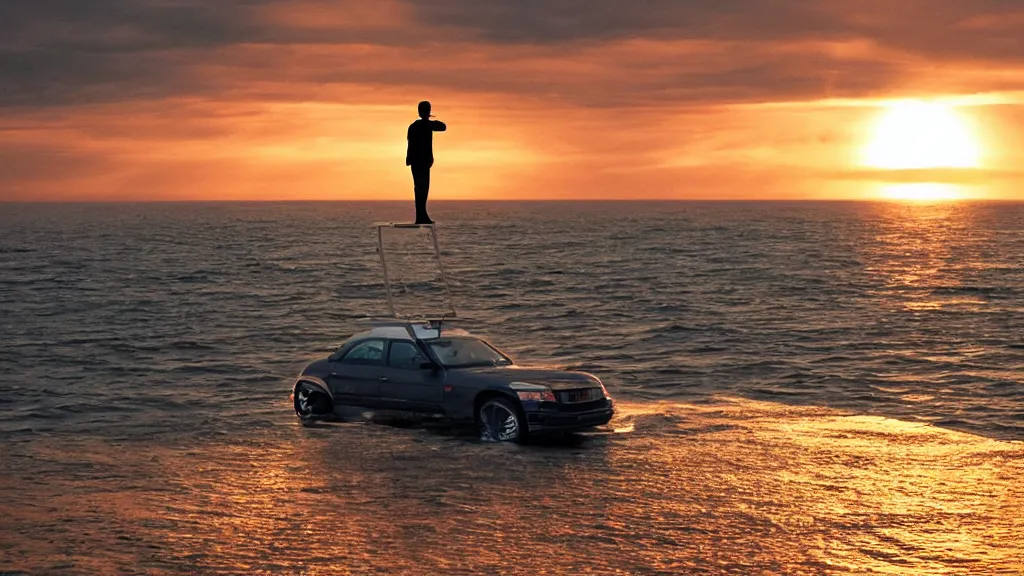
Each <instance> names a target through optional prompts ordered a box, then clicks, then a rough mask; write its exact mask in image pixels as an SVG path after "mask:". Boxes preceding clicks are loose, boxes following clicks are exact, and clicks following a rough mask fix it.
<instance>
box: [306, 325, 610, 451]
mask: <svg viewBox="0 0 1024 576" xmlns="http://www.w3.org/2000/svg"><path fill="white" fill-rule="evenodd" d="M292 399H293V401H294V404H295V413H296V414H297V415H298V416H299V419H300V420H301V421H302V422H303V424H308V423H311V422H314V421H316V420H320V419H329V418H332V417H333V416H334V415H335V410H336V408H337V407H339V406H361V407H365V408H371V409H382V410H402V411H408V412H416V413H422V414H439V415H444V416H447V417H449V418H451V419H452V420H453V421H455V422H456V423H466V424H474V423H475V424H476V425H477V426H478V427H479V429H480V431H481V433H482V436H483V437H484V438H486V439H491V440H497V441H501V442H507V441H513V442H517V441H522V440H524V439H525V438H526V437H527V436H529V435H536V434H543V433H550V432H572V431H577V430H583V429H587V428H592V427H594V426H600V425H602V424H606V423H607V422H608V421H609V420H611V417H612V413H613V407H612V399H611V397H609V396H608V391H607V390H606V389H605V387H604V384H602V383H601V380H600V379H598V378H597V377H596V376H594V375H592V374H588V373H586V372H577V371H562V370H549V369H528V368H521V367H519V366H517V365H515V363H514V362H513V361H512V359H510V358H509V357H508V356H507V355H505V354H503V353H502V352H501V351H499V350H497V349H496V348H494V347H493V346H491V345H490V344H488V343H487V342H486V341H484V340H482V339H480V338H477V337H475V336H472V335H471V334H469V333H468V332H466V331H464V330H460V329H451V328H445V329H443V330H442V329H441V328H440V326H439V325H436V324H431V323H426V324H411V323H410V324H397V323H396V324H391V325H384V326H378V327H376V328H373V329H372V330H369V331H367V332H362V333H360V334H356V335H355V336H352V337H351V338H349V339H348V340H347V341H345V343H344V344H342V346H341V347H340V348H338V350H337V351H336V352H335V353H334V354H331V355H330V356H329V357H327V358H324V359H323V360H317V361H315V362H313V363H311V364H310V365H309V366H307V367H306V369H305V370H303V371H302V374H301V375H300V376H299V377H298V378H297V379H296V381H295V385H294V386H293V389H292Z"/></svg>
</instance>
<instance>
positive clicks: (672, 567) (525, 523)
mask: <svg viewBox="0 0 1024 576" xmlns="http://www.w3.org/2000/svg"><path fill="white" fill-rule="evenodd" d="M431 213H432V215H433V216H434V218H435V219H437V220H438V221H439V225H438V236H439V240H440V243H441V246H442V253H443V260H444V264H445V267H446V272H447V275H448V278H449V282H450V284H451V291H452V299H453V302H454V305H455V307H456V308H457V310H458V311H459V314H460V316H465V317H466V318H468V319H470V320H467V322H470V323H469V324H467V325H466V327H468V328H471V329H473V330H474V331H476V332H479V333H481V334H482V335H485V336H487V337H488V338H489V339H490V340H491V341H492V342H494V343H495V344H496V345H497V346H499V347H501V348H503V349H504V350H505V351H506V352H508V353H510V354H511V355H512V356H513V357H515V358H517V359H518V360H519V361H520V362H524V363H543V364H552V365H559V366H567V367H571V368H577V369H584V370H587V371H590V372H593V373H595V374H597V375H598V376H600V377H601V378H602V380H604V382H605V383H606V384H607V385H608V388H609V390H610V391H611V393H612V395H613V396H614V397H615V398H616V400H617V402H618V406H619V414H618V416H617V417H616V418H615V419H614V420H613V421H612V423H611V424H610V425H609V426H608V427H607V428H606V429H602V430H599V431H596V432H594V433H588V434H584V435H579V436H577V437H574V438H570V439H568V440H565V441H560V442H555V443H550V444H542V445H540V446H504V445H492V444H483V443H480V442H478V441H476V439H475V438H473V437H472V435H469V436H467V435H466V434H464V433H462V432H460V431H455V430H450V429H448V428H446V427H445V426H443V425H439V424H437V423H434V422H425V421H417V420H415V419H405V418H395V417H393V416H392V415H383V414H372V413H361V414H355V415H353V416H352V417H351V418H349V419H348V420H347V421H345V422H342V423H337V424H324V425H322V426H319V427H315V428H302V427H300V426H299V425H298V424H297V423H296V422H295V419H294V416H293V414H292V413H291V408H290V404H289V401H288V393H289V387H290V384H291V381H292V379H293V378H294V376H295V375H296V374H297V373H298V371H299V370H300V369H301V367H302V366H303V364H304V363H305V362H308V361H309V360H311V359H314V358H316V357H322V356H325V355H326V354H327V353H329V351H331V350H332V349H333V348H334V347H336V346H337V344H338V343H339V342H340V341H341V340H343V339H344V338H345V337H347V336H348V335H349V334H351V333H352V332H354V331H356V330H359V329H360V328H361V327H362V326H363V321H365V320H366V319H367V318H368V317H371V316H375V315H379V314H382V313H383V312H384V311H385V309H386V300H385V292H384V289H383V285H382V281H381V270H380V262H379V259H378V255H377V254H376V252H375V244H374V242H375V237H374V234H373V230H372V229H371V227H370V224H371V223H372V222H374V221H380V220H406V219H408V218H409V216H410V215H411V206H407V205H406V204H404V203H252V204H247V203H238V204H216V203H214V204H139V205H117V204H111V205H89V204H79V205H74V204H60V205H29V204H0V374H2V376H0V438H2V444H0V462H2V463H0V573H5V572H13V573H19V572H24V573H29V574H106V573H130V574H182V573H185V574H365V573H379V574H480V573H486V574H545V573H546V574H583V573H593V574H687V573H712V574H715V573H721V574H729V573H758V574H760V573H778V574H864V573H886V574H938V573H941V574H960V573H964V574H967V573H977V574H1024V561H1022V560H1021V559H1022V558H1024V520H1022V519H1021V518H1022V516H1021V515H1020V513H1019V511H1020V510H1021V509H1022V507H1024V489H1022V488H1021V486H1024V375H1022V374H1024V336H1022V335H1024V330H1022V329H1024V204H995V203H993V204H988V203H948V204H898V203H824V202H821V203H814V202H804V203H800V202H797V203H783V202H763V203H758V202H727V203H711V202H707V203H704V202H681V203H646V202H637V203H628V202H626V203H589V204H586V203H461V202H452V203H436V204H435V205H434V206H433V207H432V208H431Z"/></svg>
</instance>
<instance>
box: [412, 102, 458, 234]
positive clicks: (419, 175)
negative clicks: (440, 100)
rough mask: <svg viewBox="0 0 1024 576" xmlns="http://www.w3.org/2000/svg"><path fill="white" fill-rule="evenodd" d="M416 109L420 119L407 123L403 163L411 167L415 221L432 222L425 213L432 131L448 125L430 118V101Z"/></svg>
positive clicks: (432, 146) (428, 190)
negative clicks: (406, 142) (414, 196)
mask: <svg viewBox="0 0 1024 576" xmlns="http://www.w3.org/2000/svg"><path fill="white" fill-rule="evenodd" d="M418 110H419V114H420V119H419V120H417V121H415V122H413V123H412V124H410V125H409V133H408V135H407V136H406V139H407V140H408V141H409V147H408V149H407V150H406V153H405V165H406V166H409V167H410V168H411V169H412V181H413V187H414V189H415V191H416V223H417V224H433V223H434V221H433V220H431V219H430V216H429V215H428V214H427V194H429V193H430V167H431V166H433V165H434V132H444V131H445V130H447V129H448V127H447V126H445V125H444V122H441V121H440V120H431V119H430V118H431V116H430V102H427V101H425V100H424V101H423V102H420V105H419V109H418Z"/></svg>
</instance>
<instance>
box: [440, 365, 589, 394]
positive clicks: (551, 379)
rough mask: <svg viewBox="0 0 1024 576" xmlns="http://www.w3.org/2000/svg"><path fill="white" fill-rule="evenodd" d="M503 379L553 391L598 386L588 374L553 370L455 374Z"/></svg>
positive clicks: (490, 369)
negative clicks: (541, 385) (544, 387)
mask: <svg viewBox="0 0 1024 576" xmlns="http://www.w3.org/2000/svg"><path fill="white" fill-rule="evenodd" d="M455 371H457V372H460V373H465V374H472V375H474V376H484V377H488V378H496V379H502V380H505V381H507V382H530V383H531V384H543V385H545V386H548V387H550V388H551V389H552V390H568V389H572V388H590V387H597V386H598V379H597V378H596V377H594V376H593V375H590V374H587V373H586V372H570V371H568V370H552V369H550V368H529V367H519V366H486V367H479V368H458V369H455V370H453V372H455Z"/></svg>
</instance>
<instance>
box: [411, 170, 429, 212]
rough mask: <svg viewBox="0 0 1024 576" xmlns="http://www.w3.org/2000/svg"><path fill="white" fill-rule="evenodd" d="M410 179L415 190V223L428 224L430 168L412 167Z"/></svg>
mask: <svg viewBox="0 0 1024 576" xmlns="http://www.w3.org/2000/svg"><path fill="white" fill-rule="evenodd" d="M412 178H413V182H414V184H415V188H416V222H417V223H418V224H426V223H428V222H430V216H428V215H427V195H428V194H429V193H430V166H413V167H412Z"/></svg>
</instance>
